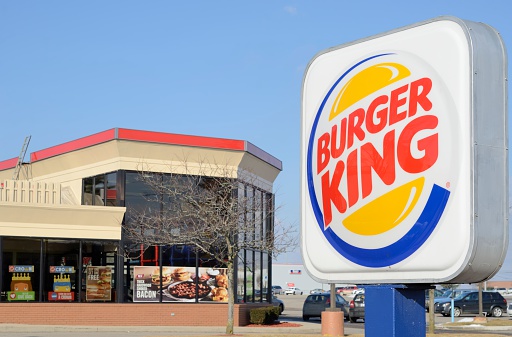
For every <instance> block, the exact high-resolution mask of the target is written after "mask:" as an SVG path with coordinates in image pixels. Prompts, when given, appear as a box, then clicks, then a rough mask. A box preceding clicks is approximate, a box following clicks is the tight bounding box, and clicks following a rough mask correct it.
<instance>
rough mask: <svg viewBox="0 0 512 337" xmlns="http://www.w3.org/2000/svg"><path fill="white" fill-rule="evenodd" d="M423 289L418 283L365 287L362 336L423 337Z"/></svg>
mask: <svg viewBox="0 0 512 337" xmlns="http://www.w3.org/2000/svg"><path fill="white" fill-rule="evenodd" d="M425 290H426V287H422V286H421V285H410V286H409V285H403V284H387V285H375V286H374V285H371V286H365V293H366V297H365V300H366V303H365V318H364V321H365V336H366V337H382V336H386V337H403V336H407V337H425V336H426V326H425V325H426V320H425Z"/></svg>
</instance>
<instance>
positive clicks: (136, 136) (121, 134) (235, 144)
mask: <svg viewBox="0 0 512 337" xmlns="http://www.w3.org/2000/svg"><path fill="white" fill-rule="evenodd" d="M117 138H118V139H126V140H137V141H143V142H153V143H163V144H175V145H185V146H197V147H206V148H216V149H228V150H239V151H244V150H245V141H243V140H233V139H225V138H212V137H202V136H189V135H180V134H174V133H164V132H153V131H141V130H129V129H117Z"/></svg>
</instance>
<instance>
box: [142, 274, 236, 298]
mask: <svg viewBox="0 0 512 337" xmlns="http://www.w3.org/2000/svg"><path fill="white" fill-rule="evenodd" d="M133 272H134V289H133V301H134V302H158V301H160V295H162V301H163V302H195V300H196V296H197V298H198V300H199V301H201V302H203V301H210V302H227V301H228V290H227V289H228V278H227V275H226V268H199V273H198V274H197V275H196V268H195V267H163V268H162V276H161V277H160V267H157V266H151V267H146V266H134V267H133Z"/></svg>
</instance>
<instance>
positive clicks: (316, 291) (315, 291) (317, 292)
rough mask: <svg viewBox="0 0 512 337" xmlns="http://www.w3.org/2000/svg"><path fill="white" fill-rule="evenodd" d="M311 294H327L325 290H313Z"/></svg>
mask: <svg viewBox="0 0 512 337" xmlns="http://www.w3.org/2000/svg"><path fill="white" fill-rule="evenodd" d="M309 293H310V294H321V293H325V290H323V289H318V288H317V289H313V290H311V291H310V292H309Z"/></svg>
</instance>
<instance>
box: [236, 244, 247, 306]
mask: <svg viewBox="0 0 512 337" xmlns="http://www.w3.org/2000/svg"><path fill="white" fill-rule="evenodd" d="M237 260H238V263H237V282H236V284H237V289H236V294H237V302H239V303H243V302H247V299H246V298H245V289H246V284H245V272H246V270H245V251H241V252H240V254H239V257H238V259H237Z"/></svg>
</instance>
